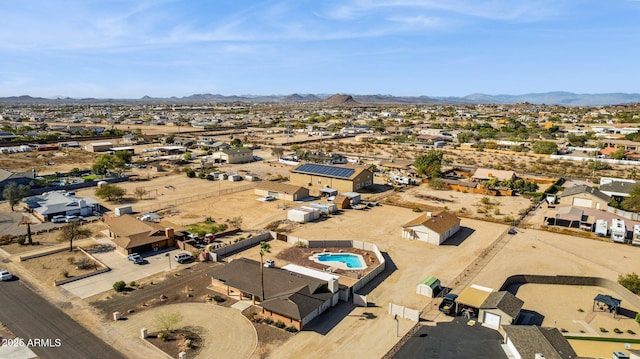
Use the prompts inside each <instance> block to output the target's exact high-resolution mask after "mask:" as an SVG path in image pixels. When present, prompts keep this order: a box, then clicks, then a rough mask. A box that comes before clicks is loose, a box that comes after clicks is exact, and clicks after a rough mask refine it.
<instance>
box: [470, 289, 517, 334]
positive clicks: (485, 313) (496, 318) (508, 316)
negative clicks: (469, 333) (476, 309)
mask: <svg viewBox="0 0 640 359" xmlns="http://www.w3.org/2000/svg"><path fill="white" fill-rule="evenodd" d="M523 305H524V302H523V301H522V299H520V298H518V297H516V296H515V295H513V294H511V293H509V292H507V291H499V292H491V293H489V296H488V297H487V299H485V300H484V302H483V303H482V305H480V314H479V315H478V321H479V322H480V323H483V325H485V326H487V327H490V328H493V329H496V330H498V329H499V328H500V327H502V326H503V325H510V324H514V323H515V322H516V320H517V319H518V316H519V315H520V310H521V309H522V306H523Z"/></svg>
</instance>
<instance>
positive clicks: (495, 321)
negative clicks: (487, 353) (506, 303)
mask: <svg viewBox="0 0 640 359" xmlns="http://www.w3.org/2000/svg"><path fill="white" fill-rule="evenodd" d="M482 322H483V323H484V325H486V326H487V327H490V328H493V329H498V328H499V327H500V316H499V315H497V314H493V313H489V312H484V320H483V321H482Z"/></svg>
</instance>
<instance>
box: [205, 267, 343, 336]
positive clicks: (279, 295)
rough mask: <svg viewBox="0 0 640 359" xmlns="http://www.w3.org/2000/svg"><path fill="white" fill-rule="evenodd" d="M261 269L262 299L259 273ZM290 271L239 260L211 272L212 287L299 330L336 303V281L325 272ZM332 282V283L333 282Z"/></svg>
mask: <svg viewBox="0 0 640 359" xmlns="http://www.w3.org/2000/svg"><path fill="white" fill-rule="evenodd" d="M261 269H262V270H264V297H265V298H264V300H263V299H262V298H260V297H261V296H262V287H261V277H260V270H261ZM290 269H292V268H288V267H285V268H271V267H262V268H261V264H260V262H257V261H254V260H251V259H247V258H238V259H234V260H232V261H231V262H230V263H228V264H225V265H224V266H223V267H221V268H218V269H216V270H214V271H213V272H212V273H211V285H212V287H213V288H214V289H215V290H218V291H220V292H222V293H224V294H226V295H227V296H229V297H232V298H238V299H240V300H242V299H251V300H252V301H253V303H254V304H259V305H260V307H262V315H263V316H264V317H267V318H271V319H272V320H274V321H281V322H283V323H284V324H285V325H286V326H293V327H295V328H296V329H298V330H301V329H302V328H303V327H304V326H305V325H307V324H308V323H309V322H311V320H313V319H314V318H316V317H317V316H319V315H320V314H322V313H323V312H324V311H326V310H327V309H329V308H331V307H332V306H334V305H336V304H337V303H338V300H339V287H338V285H337V284H336V283H337V278H333V277H334V276H332V275H331V276H332V278H326V277H327V275H328V274H327V273H319V274H318V275H317V276H315V275H314V276H310V275H308V274H309V271H311V270H310V269H307V268H305V270H306V271H305V272H304V273H301V272H298V271H293V270H290ZM333 282H335V283H333Z"/></svg>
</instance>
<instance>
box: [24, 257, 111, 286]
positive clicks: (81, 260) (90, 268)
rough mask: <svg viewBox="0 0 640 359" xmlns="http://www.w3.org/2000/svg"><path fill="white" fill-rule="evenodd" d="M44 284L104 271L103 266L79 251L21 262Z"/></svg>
mask: <svg viewBox="0 0 640 359" xmlns="http://www.w3.org/2000/svg"><path fill="white" fill-rule="evenodd" d="M20 265H21V266H22V267H24V268H25V269H27V270H28V271H30V272H31V273H33V274H34V275H35V277H36V278H38V280H39V281H41V282H42V283H49V284H51V283H53V282H55V281H60V280H63V279H68V278H73V277H77V276H80V275H84V274H89V273H92V272H97V271H99V270H102V269H104V268H105V267H104V266H102V264H101V263H100V262H98V261H96V260H94V259H93V258H91V257H90V256H88V255H86V254H84V253H83V252H81V251H80V250H78V249H74V250H73V251H72V252H69V251H68V250H65V251H62V252H57V253H52V254H48V255H46V256H42V257H38V258H33V259H29V260H26V261H22V262H20Z"/></svg>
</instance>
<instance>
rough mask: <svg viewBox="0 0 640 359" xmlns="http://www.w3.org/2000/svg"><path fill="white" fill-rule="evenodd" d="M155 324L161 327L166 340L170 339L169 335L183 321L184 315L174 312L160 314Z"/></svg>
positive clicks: (157, 315) (156, 316) (156, 317)
mask: <svg viewBox="0 0 640 359" xmlns="http://www.w3.org/2000/svg"><path fill="white" fill-rule="evenodd" d="M154 320H155V323H156V325H157V326H158V327H160V330H161V332H162V333H163V337H164V338H165V340H167V339H168V335H169V334H170V333H171V331H173V329H174V328H175V327H176V325H178V323H180V322H181V321H182V314H181V313H180V312H178V311H174V312H168V311H165V312H159V313H158V314H156V315H155V317H154Z"/></svg>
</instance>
